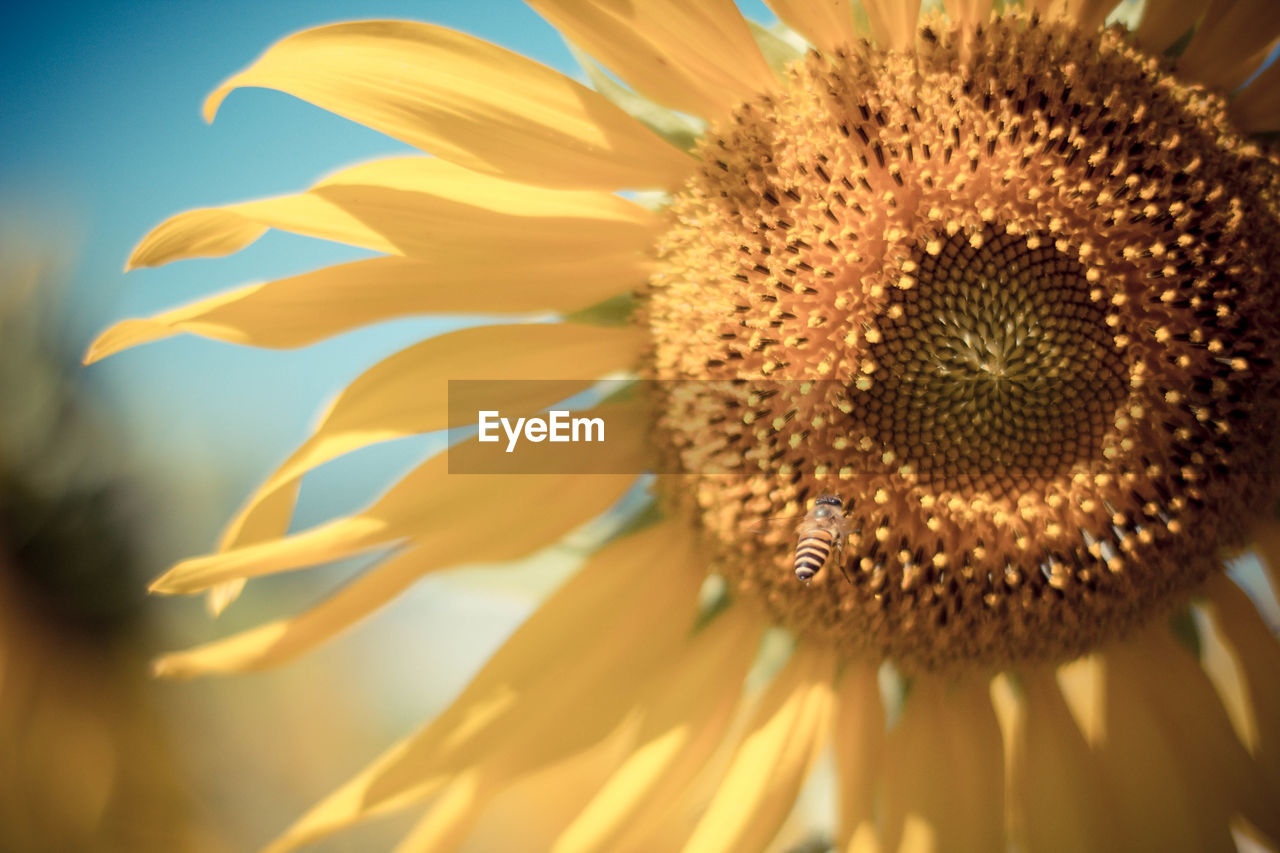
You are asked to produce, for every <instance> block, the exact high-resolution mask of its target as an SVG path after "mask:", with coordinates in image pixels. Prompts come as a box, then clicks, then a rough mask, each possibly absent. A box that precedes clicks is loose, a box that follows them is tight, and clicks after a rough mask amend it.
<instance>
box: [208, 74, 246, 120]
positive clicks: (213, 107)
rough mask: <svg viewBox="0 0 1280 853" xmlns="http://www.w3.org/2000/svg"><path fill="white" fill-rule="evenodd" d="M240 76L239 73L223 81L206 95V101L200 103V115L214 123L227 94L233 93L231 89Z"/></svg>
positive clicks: (234, 86)
mask: <svg viewBox="0 0 1280 853" xmlns="http://www.w3.org/2000/svg"><path fill="white" fill-rule="evenodd" d="M239 76H240V75H239V74H237V75H235V76H234V77H229V78H227V79H226V80H224V81H222V82H221V83H219V84H218V87H217V88H216V89H214V90H213V91H212V92H210V93H209V94H208V95H207V96H206V97H205V99H204V103H203V104H201V105H200V115H201V116H203V117H204V120H205V122H206V123H207V124H213V120H214V119H215V118H216V117H217V115H218V110H219V109H220V108H221V107H222V102H223V101H225V100H226V99H227V95H229V94H231V90H232V89H235V88H236V80H237V78H239Z"/></svg>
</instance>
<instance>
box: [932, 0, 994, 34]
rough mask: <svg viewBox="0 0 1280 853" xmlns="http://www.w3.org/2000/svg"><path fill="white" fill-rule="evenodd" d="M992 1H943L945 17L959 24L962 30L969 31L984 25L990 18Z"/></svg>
mask: <svg viewBox="0 0 1280 853" xmlns="http://www.w3.org/2000/svg"><path fill="white" fill-rule="evenodd" d="M993 3H994V0H943V3H942V5H943V6H944V7H945V8H946V10H947V17H948V18H950V19H951V20H953V21H955V22H956V23H957V24H959V25H960V26H961V27H962V28H963V29H966V30H971V29H973V28H974V27H975V26H977V25H978V24H984V23H986V21H987V18H988V17H990V16H991V7H992V5H993Z"/></svg>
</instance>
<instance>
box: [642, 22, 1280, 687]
mask: <svg viewBox="0 0 1280 853" xmlns="http://www.w3.org/2000/svg"><path fill="white" fill-rule="evenodd" d="M962 43H963V44H962ZM919 44H920V49H919V50H918V51H917V52H915V53H913V54H903V53H897V52H885V51H881V50H878V49H875V48H872V47H871V46H869V45H866V44H862V45H860V46H858V47H856V48H853V49H851V50H850V51H848V52H845V53H841V54H837V55H833V56H827V57H824V56H819V55H817V54H810V56H809V57H808V58H807V59H805V60H804V61H803V62H801V63H799V64H798V65H797V66H795V67H794V68H793V69H792V71H791V73H790V77H789V80H788V84H787V86H786V87H785V88H784V90H783V91H782V92H781V93H779V94H775V95H773V96H769V97H762V98H760V99H758V100H756V101H753V102H750V103H747V104H744V105H742V106H741V107H740V108H739V109H738V110H737V111H736V113H735V115H734V117H733V121H732V122H731V123H729V124H728V125H727V126H724V127H721V128H718V129H717V130H716V131H715V132H713V133H711V134H709V136H708V139H707V140H706V141H705V142H704V143H703V145H702V148H701V152H700V153H701V155H702V157H703V159H704V163H705V165H704V167H703V170H702V172H701V174H700V175H699V176H698V177H696V178H695V179H694V180H693V181H691V182H690V184H689V185H688V186H687V187H686V188H685V189H684V190H683V191H682V192H681V193H680V195H679V196H678V197H677V199H676V201H675V203H674V205H673V223H674V224H673V226H672V228H671V230H670V232H669V233H668V234H667V236H666V238H665V240H664V242H663V245H662V246H661V265H660V268H659V270H658V272H657V273H656V274H655V275H654V277H653V279H652V281H651V287H650V290H649V292H648V295H647V300H646V314H645V316H646V320H647V322H648V324H649V328H650V330H651V333H652V335H653V356H652V363H651V367H650V369H651V373H652V375H653V376H654V377H655V378H658V379H712V380H737V379H747V380H750V382H748V383H747V384H746V385H745V386H744V385H734V386H724V388H722V389H721V390H719V391H717V390H716V389H715V387H713V386H706V387H705V388H704V390H703V393H701V394H700V395H696V396H694V395H690V394H688V393H686V392H682V393H675V392H674V391H673V392H672V393H671V394H669V395H668V397H667V399H666V400H665V403H664V409H663V411H662V415H661V418H660V427H661V436H662V440H663V441H664V443H665V444H666V445H667V448H668V452H670V453H672V454H674V455H675V456H676V457H677V458H678V459H680V460H681V461H682V462H683V470H685V471H686V472H687V474H686V476H687V478H688V479H690V480H692V483H693V485H692V486H691V487H690V486H689V485H688V484H687V483H686V484H685V485H683V486H682V487H681V488H680V489H673V490H672V493H673V495H672V497H673V500H675V501H677V502H679V501H681V500H683V501H684V503H685V504H686V506H687V507H688V509H689V511H692V512H694V513H696V514H697V515H698V517H699V518H700V519H701V522H702V525H703V527H704V529H705V531H706V533H707V536H708V539H709V540H710V541H711V542H712V543H713V545H714V546H715V548H716V549H717V553H718V554H719V561H718V566H719V569H720V570H721V571H722V572H724V573H725V574H726V575H727V576H729V577H730V578H731V579H732V580H733V581H734V582H735V583H736V588H737V590H738V591H739V592H740V593H741V594H744V595H750V596H753V597H756V598H758V599H759V600H761V601H763V602H764V603H765V605H766V606H767V608H768V609H769V610H770V611H771V612H772V613H773V614H774V615H775V616H776V617H777V618H779V619H780V620H781V621H783V622H784V623H786V624H789V625H791V626H793V627H794V628H796V629H797V630H799V631H801V632H803V633H807V634H810V635H817V636H822V637H825V638H828V639H829V640H830V641H831V642H833V643H835V644H837V645H839V646H840V647H841V648H843V649H845V650H846V651H848V652H849V653H851V654H866V653H872V654H876V655H888V656H890V657H893V658H895V659H896V660H898V661H899V663H900V664H901V665H903V666H905V667H906V668H908V669H911V668H937V667H940V666H950V665H954V664H964V663H978V664H1000V663H1006V662H1009V661H1012V660H1018V659H1024V658H1053V659H1062V658H1065V657H1068V656H1072V655H1074V654H1077V653H1079V652H1080V651H1083V650H1085V649H1088V648H1090V647H1093V646H1094V645H1096V644H1097V643H1099V642H1101V641H1103V640H1105V639H1107V638H1110V637H1113V636H1115V635H1118V634H1120V633H1122V632H1124V631H1126V630H1127V629H1128V628H1131V627H1133V626H1134V625H1136V624H1138V623H1141V622H1143V621H1145V620H1148V619H1151V618H1154V617H1157V616H1159V615H1161V614H1163V613H1165V612H1167V610H1168V608H1170V607H1171V606H1172V605H1173V604H1174V603H1176V601H1177V600H1178V597H1179V596H1181V595H1184V594H1185V592H1186V591H1187V590H1188V589H1189V588H1190V587H1191V586H1192V585H1193V584H1194V583H1196V582H1197V581H1199V580H1201V579H1203V578H1204V577H1205V575H1206V574H1207V573H1208V572H1210V571H1212V570H1214V568H1215V567H1216V566H1217V565H1218V564H1219V562H1220V557H1221V555H1222V553H1223V551H1224V550H1225V549H1229V548H1232V547H1236V546H1238V545H1239V544H1241V543H1242V542H1243V541H1244V537H1245V532H1246V526H1247V525H1248V524H1249V522H1250V521H1251V520H1252V519H1254V518H1255V517H1256V516H1257V514H1258V512H1260V511H1261V509H1262V508H1265V507H1267V506H1268V505H1269V503H1270V502H1272V501H1273V500H1274V497H1275V495H1276V492H1277V489H1276V483H1277V477H1276V467H1275V463H1274V462H1273V461H1272V460H1273V459H1275V458H1276V453H1275V451H1276V449H1277V448H1276V439H1275V438H1274V435H1273V433H1274V429H1273V426H1274V423H1275V422H1276V415H1277V406H1276V402H1275V401H1276V395H1275V393H1274V391H1275V388H1274V385H1275V382H1276V378H1277V372H1276V366H1275V365H1276V359H1277V355H1278V354H1280V353H1278V352H1277V349H1278V337H1280V336H1278V335H1277V331H1276V330H1277V322H1278V320H1280V317H1278V316H1277V311H1278V310H1280V298H1278V296H1277V293H1278V291H1277V289H1276V288H1274V287H1272V286H1271V284H1270V274H1271V271H1272V270H1274V269H1276V268H1277V265H1278V263H1280V223H1278V221H1277V212H1276V204H1275V191H1274V189H1273V188H1274V186H1275V182H1276V174H1277V171H1276V164H1275V162H1274V161H1273V160H1272V159H1269V158H1268V157H1266V156H1265V155H1264V154H1263V153H1262V152H1260V151H1259V150H1258V149H1257V148H1256V147H1255V146H1253V145H1251V144H1249V143H1247V142H1245V141H1244V140H1243V139H1242V138H1241V137H1240V136H1239V135H1238V134H1237V133H1235V131H1234V130H1233V129H1232V128H1231V127H1230V125H1229V122H1228V120H1227V118H1226V112H1225V104H1224V102H1223V101H1222V100H1221V99H1220V98H1218V97H1216V96H1214V95H1212V94H1210V93H1208V92H1206V91H1205V90H1202V89H1198V88H1193V87H1188V86H1186V85H1184V84H1182V83H1179V82H1178V81H1177V80H1175V79H1174V78H1173V77H1172V76H1170V75H1169V74H1168V73H1167V72H1166V69H1164V68H1162V67H1161V65H1160V64H1159V63H1158V62H1157V61H1156V60H1154V59H1152V58H1150V57H1147V56H1145V55H1143V54H1141V53H1140V52H1138V51H1136V50H1135V49H1133V48H1131V47H1130V46H1129V44H1128V43H1127V41H1126V39H1125V36H1124V34H1123V32H1121V31H1119V30H1110V31H1105V32H1102V33H1094V34H1084V33H1081V32H1079V31H1076V30H1074V29H1072V28H1071V27H1070V26H1069V25H1067V24H1064V23H1062V24H1060V23H1046V22H1042V21H1039V20H1036V19H1034V18H1027V17H1021V16H1011V17H1004V18H1001V19H998V20H995V21H993V22H992V23H991V24H990V25H989V26H986V27H985V28H983V29H980V30H978V31H977V32H968V33H963V34H961V33H959V32H957V31H955V30H954V29H953V28H951V27H950V25H948V24H946V23H945V22H944V21H942V20H941V19H935V20H933V21H931V22H927V23H926V24H925V25H924V28H923V30H922V32H921V37H920V39H919ZM962 48H963V49H962ZM1032 68H1033V69H1036V70H1035V73H1029V72H1028V71H1027V69H1032ZM824 492H832V493H836V494H839V495H841V496H842V497H843V498H844V500H845V503H846V506H847V507H848V518H849V527H850V530H851V533H850V536H849V542H848V546H847V547H846V548H845V551H844V553H845V560H846V568H847V569H848V571H849V574H850V576H851V577H852V578H853V583H852V584H850V583H846V582H845V581H844V580H843V578H842V577H841V574H840V573H839V572H827V573H824V574H823V575H820V576H819V580H821V581H822V582H817V581H815V583H814V584H813V585H812V586H810V587H805V586H803V585H800V584H796V583H795V582H794V578H793V577H792V576H791V572H790V571H789V570H788V568H787V564H788V561H789V558H790V551H789V549H790V548H791V547H793V540H794V529H791V528H788V527H787V526H786V525H770V526H769V528H768V529H767V531H766V532H764V533H762V532H760V530H761V520H762V519H763V518H769V517H779V516H781V517H787V516H796V517H797V518H798V517H799V516H801V515H803V514H804V512H805V510H806V509H807V508H808V507H809V506H810V505H811V502H812V500H813V499H814V498H815V497H817V496H818V495H819V494H821V493H824ZM677 493H678V494H677ZM823 578H825V580H822V579H823Z"/></svg>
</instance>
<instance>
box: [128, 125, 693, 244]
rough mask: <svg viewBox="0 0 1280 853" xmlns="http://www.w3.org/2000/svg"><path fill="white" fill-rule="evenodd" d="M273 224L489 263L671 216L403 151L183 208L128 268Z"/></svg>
mask: <svg viewBox="0 0 1280 853" xmlns="http://www.w3.org/2000/svg"><path fill="white" fill-rule="evenodd" d="M673 150H674V149H673ZM267 228H279V229H281V230H284V231H290V232H293V233H296V234H303V235H306V236H308V237H317V238H320V239H323V240H333V241H336V242H339V243H346V244H348V245H351V246H358V247H360V248H364V249H372V250H374V251H377V252H383V253H386V254H391V255H403V256H406V257H416V258H421V259H424V260H432V259H435V258H438V257H443V256H446V255H451V256H452V262H453V263H457V264H461V263H464V262H467V263H471V264H477V265H480V266H483V265H484V264H486V263H487V262H488V261H489V260H490V259H492V257H493V255H494V247H495V245H501V246H502V249H503V251H504V252H508V253H511V254H515V255H521V254H523V255H525V256H526V257H530V258H536V259H538V260H543V259H550V258H556V259H568V258H576V257H581V256H582V255H584V254H592V253H597V252H598V253H602V254H603V255H605V256H611V255H612V256H616V255H618V254H621V253H627V252H631V253H636V252H643V251H645V250H646V249H647V248H648V247H649V246H651V245H652V244H653V241H654V239H655V238H656V237H657V236H658V234H659V233H660V232H661V230H662V228H663V224H662V221H661V219H660V217H658V215H657V214H655V213H653V212H652V211H649V210H646V209H645V208H643V207H641V206H640V205H638V204H635V203H633V202H629V201H627V200H626V199H623V198H620V197H619V196H616V195H614V194H612V193H608V192H592V191H567V190H554V189H544V188H541V187H532V186H527V185H525V184H517V183H512V182H510V181H505V180H502V179H499V178H493V177H489V176H487V175H482V174H479V173H476V172H472V171H469V170H467V169H464V168H462V167H459V166H456V165H454V164H452V163H450V162H448V161H446V160H440V159H437V158H433V157H397V158H393V159H389V160H378V161H375V162H373V163H366V164H363V165H360V166H355V167H352V168H350V169H344V170H343V171H341V172H339V173H337V174H336V175H333V176H331V177H329V178H327V179H325V180H323V181H321V182H320V183H318V184H316V185H315V186H314V187H312V188H311V189H310V190H308V191H307V192H305V193H302V194H300V195H291V196H280V197H278V198H269V199H263V200H260V201H248V202H242V203H240V204H232V205H228V206H226V207H220V208H214V209H209V210H193V211H188V212H187V213H181V214H178V215H177V216H175V217H173V218H172V219H170V220H168V221H166V222H162V223H161V224H160V225H158V226H156V227H155V228H154V229H153V230H152V231H151V233H149V234H147V236H145V237H143V238H142V241H141V242H140V243H139V244H138V246H137V248H135V249H134V250H133V254H132V255H130V257H129V264H128V268H129V269H133V268H136V267H154V266H159V265H161V264H167V263H169V262H171V261H176V260H182V259H184V258H195V257H210V256H215V255H226V254H229V253H231V252H234V251H238V250H239V249H242V248H244V247H245V246H247V245H249V244H250V243H252V242H253V241H254V240H256V239H257V238H258V237H259V236H261V235H262V234H263V233H264V232H265V231H266V229H267Z"/></svg>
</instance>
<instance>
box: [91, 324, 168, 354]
mask: <svg viewBox="0 0 1280 853" xmlns="http://www.w3.org/2000/svg"><path fill="white" fill-rule="evenodd" d="M175 334H177V330H176V329H173V328H172V327H170V326H167V325H164V324H162V323H156V322H154V321H152V320H146V319H129V320H121V321H120V322H119V323H116V324H115V325H114V326H111V327H109V328H107V329H106V330H104V331H103V332H102V333H101V334H99V335H98V337H96V338H94V339H93V342H92V343H91V344H89V348H88V349H87V350H86V351H85V354H84V357H83V362H84V364H86V365H88V364H93V363H94V362H97V361H102V359H104V358H106V357H107V356H111V355H115V354H116V353H118V352H122V351H124V350H127V349H130V348H131V347H135V346H138V345H139V344H145V343H149V342H150V341H156V340H161V339H163V338H168V337H172V336H173V335H175Z"/></svg>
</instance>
